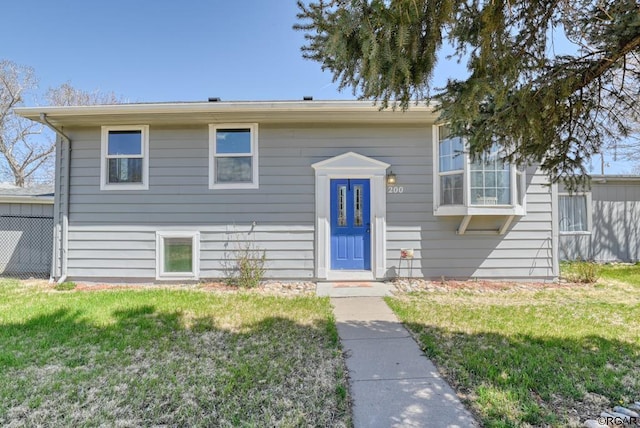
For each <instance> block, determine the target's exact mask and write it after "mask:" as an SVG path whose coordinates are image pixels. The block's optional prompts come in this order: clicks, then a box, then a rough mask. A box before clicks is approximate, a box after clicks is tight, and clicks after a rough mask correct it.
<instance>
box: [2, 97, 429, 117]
mask: <svg viewBox="0 0 640 428" xmlns="http://www.w3.org/2000/svg"><path fill="white" fill-rule="evenodd" d="M265 110H269V111H273V112H288V111H299V112H319V113H320V112H331V113H339V112H376V111H382V112H394V111H395V112H400V111H402V110H401V109H398V108H396V109H394V108H392V107H391V108H386V109H381V108H380V105H376V104H375V103H374V102H373V101H353V100H352V101H347V100H335V101H218V102H183V103H176V102H172V103H137V104H103V105H92V106H42V107H16V108H15V109H14V111H15V112H16V113H17V114H18V115H20V116H22V117H25V118H27V119H32V120H36V121H37V120H39V119H40V114H41V113H44V114H46V115H52V116H55V117H57V118H62V117H66V116H101V115H110V114H160V113H164V114H167V113H169V114H171V113H178V114H179V113H183V114H189V113H209V112H211V113H216V112H219V113H222V112H229V113H233V112H235V113H241V112H247V113H249V112H256V111H265ZM407 111H411V112H425V113H434V111H435V106H434V105H430V104H428V103H427V102H426V101H424V102H420V103H419V104H417V105H416V104H412V105H410V106H409V108H408V109H407Z"/></svg>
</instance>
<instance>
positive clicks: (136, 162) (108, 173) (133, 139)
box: [100, 125, 149, 190]
mask: <svg viewBox="0 0 640 428" xmlns="http://www.w3.org/2000/svg"><path fill="white" fill-rule="evenodd" d="M100 159H101V161H100V162H101V164H100V189H101V190H146V189H148V188H149V127H148V126H147V125H137V126H129V125H127V126H103V127H102V137H101V158H100Z"/></svg>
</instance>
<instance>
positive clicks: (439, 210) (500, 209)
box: [431, 124, 527, 216]
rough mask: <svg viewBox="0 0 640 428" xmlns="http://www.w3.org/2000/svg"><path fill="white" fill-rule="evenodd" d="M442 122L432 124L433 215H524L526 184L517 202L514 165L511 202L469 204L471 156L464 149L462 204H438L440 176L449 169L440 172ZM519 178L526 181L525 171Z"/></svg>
mask: <svg viewBox="0 0 640 428" xmlns="http://www.w3.org/2000/svg"><path fill="white" fill-rule="evenodd" d="M441 125H442V124H434V125H433V126H432V127H431V129H432V141H433V144H432V150H433V162H432V164H433V165H432V166H433V215H435V216H454V215H456V216H457V215H463V216H467V215H526V213H527V208H526V186H525V185H523V189H524V190H525V195H523V201H522V205H519V204H518V203H517V198H516V195H517V190H516V187H515V180H516V175H517V174H516V166H515V165H510V166H509V167H510V180H511V183H510V184H511V189H510V192H511V201H512V203H511V204H508V205H471V204H470V203H469V201H470V200H471V174H470V169H471V157H470V156H469V153H468V151H467V150H465V151H464V162H463V165H464V166H463V169H462V180H463V186H464V188H463V196H462V202H463V205H442V206H441V205H440V177H441V176H444V175H449V174H450V173H451V171H447V172H443V173H440V153H439V143H440V138H439V127H440V126H441ZM455 173H456V174H460V170H455ZM520 179H521V180H522V181H523V182H524V183H526V171H522V172H521V176H520Z"/></svg>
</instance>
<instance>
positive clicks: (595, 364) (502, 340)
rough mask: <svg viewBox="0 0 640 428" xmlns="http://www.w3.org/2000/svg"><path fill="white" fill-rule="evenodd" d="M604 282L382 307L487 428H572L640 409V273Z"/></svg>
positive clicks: (414, 299) (610, 273)
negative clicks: (616, 411)
mask: <svg viewBox="0 0 640 428" xmlns="http://www.w3.org/2000/svg"><path fill="white" fill-rule="evenodd" d="M601 275H602V278H604V280H601V282H600V283H598V284H596V285H584V286H580V287H572V288H560V289H546V290H540V291H506V292H505V291H502V292H500V291H495V292H484V293H471V292H434V293H423V294H412V295H408V296H403V297H398V298H391V299H388V303H389V304H390V306H391V307H392V308H393V309H394V311H395V312H396V313H397V314H398V316H399V317H400V318H401V319H402V321H403V322H405V324H406V325H407V326H408V327H409V328H410V329H411V330H412V331H413V332H414V333H415V334H416V336H417V337H418V339H419V341H420V343H421V344H422V347H423V349H424V351H425V352H426V353H427V355H429V356H430V357H431V358H433V359H434V361H435V362H436V364H437V365H438V366H439V368H440V370H441V371H442V372H443V373H444V374H445V376H446V377H447V378H448V379H449V380H450V381H451V383H452V384H453V385H454V386H455V388H456V389H457V391H458V392H459V393H460V394H462V395H463V396H465V397H466V401H467V403H468V404H469V406H470V407H471V408H472V409H473V410H474V412H475V413H476V414H477V415H478V416H479V418H480V419H481V420H482V422H483V423H484V424H485V426H487V427H520V426H558V427H561V426H579V423H580V422H581V421H584V420H585V419H586V418H587V416H590V417H596V416H597V415H598V414H599V413H600V412H601V411H603V410H605V408H606V407H607V406H609V405H610V406H614V405H616V404H619V403H628V402H630V401H640V281H639V279H640V266H633V267H631V266H626V267H621V266H620V267H619V266H605V267H603V269H602V273H601ZM612 279H616V280H617V281H612ZM621 280H624V281H627V282H620V281H621Z"/></svg>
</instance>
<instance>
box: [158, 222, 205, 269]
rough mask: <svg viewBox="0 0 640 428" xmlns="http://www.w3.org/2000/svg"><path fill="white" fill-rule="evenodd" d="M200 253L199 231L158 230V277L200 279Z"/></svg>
mask: <svg viewBox="0 0 640 428" xmlns="http://www.w3.org/2000/svg"><path fill="white" fill-rule="evenodd" d="M199 253H200V233H199V232H189V231H176V232H173V231H166V232H165V231H158V232H156V277H157V279H198V274H199Z"/></svg>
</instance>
